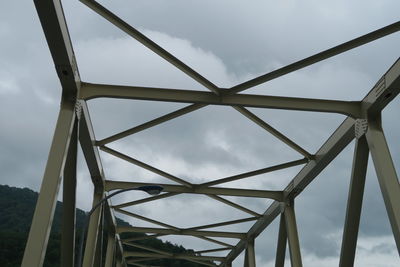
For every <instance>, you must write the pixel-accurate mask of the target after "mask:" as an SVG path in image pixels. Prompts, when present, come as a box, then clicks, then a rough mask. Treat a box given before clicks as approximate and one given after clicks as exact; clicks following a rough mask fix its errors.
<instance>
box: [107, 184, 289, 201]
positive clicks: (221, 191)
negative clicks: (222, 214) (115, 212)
mask: <svg viewBox="0 0 400 267" xmlns="http://www.w3.org/2000/svg"><path fill="white" fill-rule="evenodd" d="M145 185H159V186H162V187H163V188H164V190H163V191H164V192H171V193H189V194H210V195H224V196H237V197H257V198H269V199H274V200H277V201H283V200H284V199H283V192H282V191H267V190H253V189H237V188H222V187H199V186H196V185H193V188H188V187H186V186H182V185H171V184H153V183H136V182H120V181H111V180H106V182H105V190H106V191H111V190H116V189H125V188H133V187H139V186H145Z"/></svg>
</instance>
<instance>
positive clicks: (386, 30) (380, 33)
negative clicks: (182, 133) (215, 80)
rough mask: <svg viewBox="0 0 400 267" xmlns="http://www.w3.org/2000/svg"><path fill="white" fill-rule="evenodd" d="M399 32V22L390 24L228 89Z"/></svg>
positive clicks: (251, 84) (246, 86)
mask: <svg viewBox="0 0 400 267" xmlns="http://www.w3.org/2000/svg"><path fill="white" fill-rule="evenodd" d="M399 30H400V22H395V23H393V24H390V25H388V26H386V27H383V28H380V29H378V30H376V31H373V32H370V33H367V34H365V35H362V36H360V37H357V38H355V39H353V40H350V41H348V42H345V43H342V44H340V45H337V46H335V47H332V48H329V49H327V50H324V51H322V52H320V53H318V54H315V55H312V56H310V57H307V58H304V59H302V60H299V61H296V62H294V63H292V64H289V65H286V66H284V67H282V68H279V69H277V70H274V71H271V72H269V73H267V74H264V75H261V76H259V77H256V78H253V79H251V80H249V81H246V82H244V83H241V84H238V85H236V86H234V87H232V88H231V89H230V92H231V93H238V92H241V91H243V90H246V89H249V88H251V87H254V86H257V85H260V84H262V83H265V82H267V81H270V80H273V79H276V78H278V77H281V76H284V75H286V74H289V73H291V72H294V71H296V70H300V69H302V68H305V67H308V66H310V65H312V64H315V63H317V62H320V61H323V60H325V59H328V58H331V57H334V56H336V55H339V54H341V53H344V52H346V51H349V50H351V49H353V48H356V47H359V46H362V45H364V44H367V43H369V42H372V41H375V40H377V39H379V38H382V37H384V36H386V35H389V34H392V33H395V32H397V31H399Z"/></svg>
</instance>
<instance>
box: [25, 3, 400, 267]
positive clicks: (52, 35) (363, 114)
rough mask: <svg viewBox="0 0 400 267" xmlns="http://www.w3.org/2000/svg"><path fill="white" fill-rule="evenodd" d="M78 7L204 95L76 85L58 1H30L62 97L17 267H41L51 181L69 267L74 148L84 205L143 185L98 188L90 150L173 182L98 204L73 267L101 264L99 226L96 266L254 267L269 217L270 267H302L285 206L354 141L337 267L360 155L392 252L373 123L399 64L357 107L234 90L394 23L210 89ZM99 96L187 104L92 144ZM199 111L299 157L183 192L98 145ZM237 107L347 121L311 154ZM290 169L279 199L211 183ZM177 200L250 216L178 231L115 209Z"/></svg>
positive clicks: (353, 217) (346, 257)
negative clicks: (189, 266)
mask: <svg viewBox="0 0 400 267" xmlns="http://www.w3.org/2000/svg"><path fill="white" fill-rule="evenodd" d="M80 1H81V2H82V3H84V4H85V5H87V6H88V7H89V8H91V9H92V10H93V11H94V12H96V13H97V14H99V15H100V16H102V17H104V18H105V19H106V20H108V21H110V22H111V23H112V24H114V25H115V26H116V27H118V28H119V29H120V30H122V31H124V32H125V33H127V34H128V35H130V36H131V37H133V38H135V39H136V40H137V41H139V42H140V43H142V44H143V45H144V46H146V47H147V48H149V49H151V50H152V51H153V52H155V53H156V54H158V55H159V56H161V57H162V58H164V59H165V60H166V61H168V62H169V63H171V64H173V65H174V66H175V67H177V68H178V69H180V70H181V71H182V72H184V73H185V74H187V75H188V76H190V77H191V78H193V79H194V80H196V81H197V82H199V83H200V84H202V85H203V86H204V87H206V88H208V89H209V90H210V92H203V91H193V90H178V89H164V88H143V87H135V86H117V85H101V84H89V83H85V82H83V81H81V79H80V76H79V71H78V67H77V64H76V60H75V56H74V52H73V47H72V43H71V40H70V37H69V33H68V28H67V24H66V21H65V17H64V12H63V9H62V5H61V2H60V0H34V2H35V5H36V9H37V12H38V15H39V18H40V21H41V24H42V27H43V30H44V33H45V36H46V40H47V43H48V46H49V49H50V52H51V55H52V57H53V61H54V64H55V68H56V71H57V74H58V76H59V79H60V82H61V86H62V99H61V106H60V112H59V116H58V120H57V124H56V129H55V133H54V137H53V141H52V144H51V148H50V152H49V157H48V161H47V165H46V169H45V172H44V177H43V181H42V186H41V189H40V194H39V198H38V201H37V205H36V209H35V213H34V217H33V221H32V225H31V230H30V233H29V238H28V241H27V244H26V249H25V253H24V257H23V261H22V266H23V267H32V266H42V265H43V261H44V256H45V253H46V247H47V242H48V238H49V234H50V229H51V224H52V219H53V215H54V210H55V206H56V202H57V195H58V191H59V186H60V183H61V182H63V203H64V205H63V218H62V221H63V226H62V242H61V252H62V253H61V255H62V257H61V262H62V266H74V261H75V255H74V254H75V253H74V251H75V234H76V229H75V208H76V163H77V146H78V143H80V145H81V148H82V151H83V154H84V157H85V160H86V164H87V166H88V169H89V172H90V176H91V178H92V182H93V185H94V192H93V195H94V197H93V206H94V205H96V204H97V203H98V202H99V201H100V200H101V199H102V198H104V197H105V196H106V195H107V194H108V192H109V191H112V190H116V189H123V188H130V187H134V186H141V185H143V184H142V183H135V182H118V181H111V180H107V179H106V178H105V176H104V172H103V167H102V163H101V159H100V154H99V149H101V150H102V151H104V152H106V153H109V154H111V155H113V156H116V157H118V158H121V159H122V160H125V161H128V162H130V163H132V164H134V165H137V166H139V167H142V168H145V169H147V170H149V171H151V172H154V173H156V174H158V175H161V176H163V177H165V178H167V179H169V180H170V181H173V182H175V184H164V185H163V187H164V190H165V193H163V194H161V195H159V196H153V197H148V198H144V199H141V200H137V201H133V202H129V203H123V204H119V205H114V206H113V205H112V204H111V202H107V205H104V206H102V207H101V208H99V209H98V210H96V211H95V212H94V213H93V215H92V217H91V218H90V222H89V229H88V233H87V239H86V247H85V253H84V261H83V266H85V267H91V266H101V265H100V264H102V263H101V261H102V259H101V255H102V254H103V253H102V251H101V247H102V246H101V244H103V243H102V242H104V241H103V240H102V237H101V235H100V234H99V233H100V232H101V231H102V229H103V227H108V237H107V242H106V243H107V249H106V253H105V254H106V259H105V266H107V267H110V266H128V265H133V266H146V265H144V264H143V261H145V260H149V259H159V258H174V259H185V260H188V261H193V262H197V263H200V264H203V265H205V266H226V267H228V266H231V265H232V261H233V260H234V259H236V257H237V256H238V255H239V254H240V253H242V252H243V251H245V262H244V266H248V267H254V266H255V265H256V257H255V250H254V244H255V242H254V241H255V239H256V238H257V236H258V235H259V234H260V233H261V232H262V231H263V230H265V228H267V227H268V226H269V225H270V223H271V222H272V221H273V220H275V219H277V217H280V227H279V234H278V240H277V254H276V267H283V266H284V260H285V252H286V246H287V244H288V246H289V252H290V259H291V265H292V266H295V267H299V266H302V259H301V253H300V244H299V237H298V231H297V225H296V215H295V209H294V202H295V198H296V196H298V195H299V194H300V193H301V192H302V191H303V190H304V189H305V188H306V187H307V186H308V185H309V184H310V183H311V182H312V181H313V180H314V179H315V178H316V177H317V176H318V174H319V173H320V172H321V171H322V170H323V169H324V168H325V167H326V166H328V165H329V164H330V162H331V161H332V160H333V159H334V158H335V157H336V156H337V155H338V154H339V153H340V152H341V151H342V150H343V149H344V148H345V147H346V146H347V145H348V144H349V143H350V142H351V141H353V140H354V139H355V140H356V141H355V142H356V145H355V151H354V158H353V168H352V173H351V184H350V189H349V194H348V202H347V210H346V218H345V225H344V231H343V241H342V249H341V255H340V263H339V266H341V267H344V266H353V263H354V257H355V251H356V244H357V235H358V227H359V221H360V214H361V206H362V199H363V191H364V184H365V176H366V169H367V163H368V156H369V153H371V155H372V160H373V163H374V166H375V170H376V173H377V178H378V180H379V185H380V189H381V192H382V195H383V198H384V202H385V206H386V210H387V213H388V216H389V220H390V224H391V227H392V231H393V235H394V239H395V242H396V245H397V249H398V251H399V253H400V185H399V181H398V177H397V174H396V170H395V167H394V164H393V161H392V159H391V155H390V151H389V147H388V145H387V142H386V139H385V136H384V133H383V129H382V124H381V112H382V110H383V109H384V108H385V107H386V106H387V105H388V104H389V103H390V102H391V101H392V100H393V99H394V98H395V97H396V96H397V95H398V94H399V92H400V60H399V59H398V60H397V61H396V62H395V63H394V64H393V65H392V67H390V68H389V70H388V71H387V72H386V73H385V74H384V75H383V76H382V78H381V79H379V81H378V82H377V83H376V85H375V86H374V87H373V88H372V90H371V91H370V92H369V93H368V94H367V95H366V96H365V97H364V98H363V99H362V101H337V100H325V99H306V98H295V97H277V96H266V95H248V94H240V92H242V91H244V90H246V89H249V88H252V87H254V86H257V85H260V84H262V83H265V82H268V81H270V80H273V79H275V78H278V77H281V76H283V75H286V74H288V73H291V72H294V71H296V70H299V69H302V68H305V67H307V66H310V65H312V64H315V63H317V62H320V61H322V60H325V59H328V58H331V57H333V56H336V55H338V54H341V53H343V52H346V51H348V50H350V49H353V48H356V47H358V46H361V45H364V44H367V43H369V42H372V41H374V40H376V39H379V38H382V37H384V36H386V35H389V34H392V33H395V32H397V31H399V30H400V22H396V23H393V24H391V25H388V26H386V27H384V28H381V29H378V30H376V31H373V32H371V33H368V34H366V35H363V36H360V37H358V38H355V39H353V40H350V41H348V42H345V43H343V44H340V45H338V46H335V47H333V48H330V49H327V50H325V51H322V52H320V53H318V54H315V55H313V56H310V57H307V58H305V59H302V60H300V61H297V62H295V63H292V64H289V65H287V66H284V67H282V68H279V69H277V70H274V71H272V72H269V73H266V74H264V75H261V76H259V77H256V78H254V79H251V80H249V81H246V82H244V83H241V84H238V85H236V86H234V87H232V88H229V89H226V88H219V87H217V86H216V85H214V84H213V83H212V82H211V81H209V80H207V79H206V78H205V77H203V76H201V75H200V74H199V73H197V72H196V71H194V70H193V69H191V68H190V67H189V66H188V65H186V64H185V63H183V62H182V61H180V60H179V59H177V58H176V57H174V56H173V55H172V54H170V53H169V52H168V51H166V50H164V49H163V48H161V47H160V46H159V45H157V44H156V43H154V42H153V41H151V40H150V39H149V38H147V37H146V36H144V35H143V34H142V33H140V32H139V31H138V30H136V29H135V28H133V27H132V26H130V25H129V24H127V23H126V22H125V21H123V20H122V19H121V18H119V17H118V16H116V15H115V14H113V13H112V12H111V11H109V10H108V9H106V8H105V7H104V6H102V5H101V4H99V3H98V2H96V1H93V0H80ZM99 97H108V98H124V99H140V100H154V101H168V102H182V103H189V104H190V105H188V106H186V107H184V108H182V109H179V110H176V111H174V112H171V113H169V114H166V115H164V116H161V117H159V118H156V119H154V120H152V121H149V122H146V123H144V124H141V125H138V126H135V127H133V128H130V129H128V130H126V131H124V132H121V133H118V134H115V135H113V136H110V137H108V138H105V139H103V140H96V139H95V135H94V131H93V127H92V123H91V120H90V116H89V110H88V107H87V104H86V101H88V100H90V99H93V98H99ZM207 105H227V106H231V107H233V109H235V110H236V111H238V112H240V113H241V114H242V115H244V116H245V117H247V118H248V119H249V120H251V121H253V122H254V123H256V124H257V125H259V126H260V127H262V128H263V129H265V130H266V131H268V132H269V133H271V134H272V135H274V136H275V137H277V138H278V139H279V140H281V141H282V142H284V143H286V144H287V145H288V146H290V147H291V148H293V149H294V150H296V151H297V152H299V154H300V155H302V157H301V158H299V159H298V160H296V161H291V162H285V163H282V164H279V165H276V166H271V167H267V168H263V169H259V170H255V171H251V172H247V173H242V174H238V175H235V176H231V177H227V178H222V179H218V180H214V181H210V182H207V183H203V184H192V183H189V182H188V181H186V180H184V179H181V178H179V177H176V176H174V175H172V174H169V173H166V172H164V171H162V170H160V169H157V168H155V167H153V166H150V165H148V164H146V163H144V162H141V161H139V160H137V159H134V158H132V157H129V156H128V155H125V154H122V153H121V152H118V151H116V150H113V149H111V148H109V147H107V146H106V145H107V144H109V143H110V142H113V141H116V140H119V139H121V138H124V137H126V136H129V135H131V134H135V133H137V132H140V131H143V130H145V129H148V128H150V127H153V126H156V125H159V124H161V123H163V122H166V121H169V120H172V119H174V118H177V117H179V116H183V115H185V114H188V113H190V112H193V111H195V110H198V109H201V108H203V107H205V106H207ZM246 107H260V108H273V109H287V110H303V111H304V110H306V111H312V112H331V113H339V114H345V115H347V118H346V119H345V120H344V121H343V123H342V124H341V125H340V126H339V127H338V128H337V129H336V130H335V131H334V132H333V133H332V135H331V136H330V137H329V138H328V139H327V140H326V142H325V143H324V144H323V145H322V146H321V147H320V149H319V150H318V151H317V152H316V153H315V154H311V153H309V152H308V151H306V150H305V149H304V148H302V147H301V146H299V145H298V144H296V143H295V142H293V141H292V140H290V139H289V138H287V137H286V136H285V135H283V134H282V133H281V132H279V131H278V130H276V129H275V128H273V127H272V126H270V125H269V124H268V123H266V122H265V121H263V120H261V119H260V118H259V117H257V116H256V115H255V114H253V113H251V112H250V111H249V110H248V109H246ZM296 165H304V166H303V168H302V169H301V170H300V172H299V173H298V174H297V175H296V176H295V177H294V178H293V179H292V180H291V182H290V183H289V184H288V185H287V187H286V188H285V189H284V190H283V191H270V190H247V189H239V188H225V187H215V185H220V184H223V183H226V182H230V181H235V180H239V179H243V178H246V177H251V176H254V175H259V174H263V173H267V172H272V171H276V170H280V169H284V168H288V167H292V166H296ZM178 194H203V195H206V196H208V197H210V198H212V199H214V200H216V201H219V202H222V203H225V204H227V205H229V206H231V207H234V208H237V209H239V210H242V211H244V212H246V213H248V214H250V215H251V216H250V217H246V218H243V219H239V220H233V221H226V222H216V223H214V224H210V225H202V226H196V227H192V228H186V229H182V228H178V227H175V226H173V225H168V224H165V223H162V222H159V221H155V220H153V219H151V218H147V217H144V216H141V215H139V214H135V213H132V212H129V211H126V210H124V209H123V208H124V207H128V206H131V205H136V204H140V203H145V202H149V201H154V200H158V199H163V198H167V197H171V196H174V195H178ZM222 196H245V197H256V198H266V199H273V200H274V202H273V203H272V204H271V205H270V206H269V207H268V208H267V210H266V211H265V212H264V213H263V214H259V213H257V212H254V211H252V210H250V209H248V208H246V207H243V206H240V205H239V204H236V203H234V202H232V201H229V200H227V199H226V198H224V197H222ZM115 212H118V213H122V214H125V215H128V216H131V217H134V218H137V219H140V220H143V221H146V222H149V223H152V224H156V225H158V226H161V228H150V227H122V226H118V225H117V223H116V219H115V215H114V213H115ZM104 221H107V224H106V225H107V226H105V224H104ZM249 221H254V224H253V226H252V227H251V228H250V230H249V231H248V232H246V233H238V232H226V231H209V230H207V229H208V228H212V227H217V226H225V225H231V224H237V223H242V222H249ZM122 232H140V233H147V234H148V235H147V237H146V238H154V237H159V236H165V235H189V236H194V237H197V238H200V239H203V240H206V241H208V242H210V243H213V244H214V245H218V247H216V248H211V249H207V250H204V251H197V252H196V253H195V254H190V255H188V254H179V255H178V254H171V253H168V252H165V251H160V250H156V249H154V248H148V247H143V246H142V245H140V244H137V243H135V241H136V240H138V239H139V238H131V239H125V240H123V239H121V237H120V233H122ZM214 237H224V238H234V239H238V242H237V244H236V245H230V244H227V243H224V242H221V241H219V240H217V239H214ZM124 246H133V247H137V248H140V249H142V250H145V251H148V252H147V253H146V252H127V251H124ZM217 251H228V253H227V255H226V256H225V257H216V256H206V255H205V254H208V253H211V252H217ZM216 262H217V263H216Z"/></svg>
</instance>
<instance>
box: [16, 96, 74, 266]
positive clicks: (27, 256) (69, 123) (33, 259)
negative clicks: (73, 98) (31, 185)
mask: <svg viewBox="0 0 400 267" xmlns="http://www.w3.org/2000/svg"><path fill="white" fill-rule="evenodd" d="M75 119H76V115H75V105H74V104H73V103H65V102H63V103H61V110H60V113H59V115H58V119H57V124H56V129H55V132H54V136H53V141H52V143H51V147H50V153H49V157H48V160H47V164H46V169H45V171H44V176H43V180H42V186H41V188H40V193H39V196H38V200H37V202H36V208H35V212H34V214H33V219H32V224H31V228H30V231H29V236H28V241H27V243H26V247H25V252H24V257H23V259H22V265H21V266H22V267H32V266H34V267H41V266H42V264H43V260H44V256H45V253H46V248H47V242H48V239H49V235H50V230H51V224H52V222H53V216H54V209H55V207H56V203H57V195H58V190H59V187H60V182H61V179H60V177H61V176H62V173H63V171H64V164H65V161H66V157H67V151H68V147H69V144H70V139H71V134H72V131H73V127H74V122H75Z"/></svg>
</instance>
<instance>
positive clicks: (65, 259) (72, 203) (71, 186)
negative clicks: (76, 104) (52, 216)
mask: <svg viewBox="0 0 400 267" xmlns="http://www.w3.org/2000/svg"><path fill="white" fill-rule="evenodd" d="M77 152H78V122H77V121H75V122H74V126H73V130H72V133H71V140H70V144H69V149H68V155H67V159H66V162H65V167H64V175H63V208H62V227H61V266H62V267H70V266H74V263H75V234H76V232H75V222H76V160H77Z"/></svg>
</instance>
